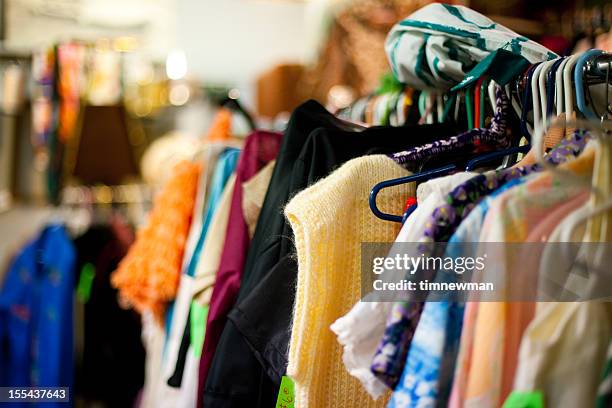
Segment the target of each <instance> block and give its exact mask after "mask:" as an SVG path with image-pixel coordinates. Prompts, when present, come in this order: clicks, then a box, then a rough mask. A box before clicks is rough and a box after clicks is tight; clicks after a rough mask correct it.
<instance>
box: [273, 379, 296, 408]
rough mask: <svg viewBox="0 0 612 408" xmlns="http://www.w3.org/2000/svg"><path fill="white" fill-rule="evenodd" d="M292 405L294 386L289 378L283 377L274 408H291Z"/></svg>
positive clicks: (293, 402)
mask: <svg viewBox="0 0 612 408" xmlns="http://www.w3.org/2000/svg"><path fill="white" fill-rule="evenodd" d="M294 404H295V385H294V384H293V380H292V379H291V378H290V377H287V376H286V375H283V379H282V380H281V384H280V389H279V390H278V398H277V399H276V408H293V407H294Z"/></svg>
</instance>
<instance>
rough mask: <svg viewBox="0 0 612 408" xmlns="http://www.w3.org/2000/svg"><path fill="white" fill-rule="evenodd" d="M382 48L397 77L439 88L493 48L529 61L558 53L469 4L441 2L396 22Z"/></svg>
mask: <svg viewBox="0 0 612 408" xmlns="http://www.w3.org/2000/svg"><path fill="white" fill-rule="evenodd" d="M385 49H386V51H387V57H388V58H389V62H390V63H391V68H392V71H393V74H394V75H395V77H396V78H397V79H398V80H399V81H400V82H402V83H403V84H406V85H408V86H411V87H414V88H417V89H429V90H444V91H445V90H448V89H449V88H451V87H453V86H454V85H457V84H458V83H459V82H461V81H463V80H464V79H466V78H467V77H466V75H467V74H468V72H470V71H471V70H472V69H473V68H474V67H475V66H476V64H478V63H479V62H480V61H482V60H483V59H484V58H486V57H487V56H488V55H489V54H491V53H492V52H494V51H496V50H498V49H505V50H507V51H511V52H513V53H515V54H517V55H521V56H522V57H524V58H525V59H526V60H527V61H529V62H530V63H532V64H533V63H535V62H540V61H546V60H549V59H552V58H555V57H556V56H557V55H556V54H555V53H553V52H552V51H550V50H549V49H548V48H546V47H544V46H543V45H540V44H538V43H536V42H534V41H532V40H529V39H528V38H526V37H523V36H521V35H519V34H517V33H515V32H514V31H512V30H510V29H508V28H506V27H504V26H503V25H501V24H497V23H495V22H494V21H493V20H491V19H489V18H488V17H485V16H483V15H482V14H480V13H477V12H476V11H474V10H472V9H469V8H467V7H463V6H451V5H448V4H440V3H432V4H430V5H427V6H425V7H423V8H421V9H419V10H417V11H416V12H414V13H412V14H411V15H410V16H408V17H407V18H406V19H404V20H403V21H400V22H399V23H397V24H396V25H395V26H394V27H393V28H392V29H391V31H390V32H389V35H388V37H387V40H386V44H385ZM467 79H468V80H469V78H467Z"/></svg>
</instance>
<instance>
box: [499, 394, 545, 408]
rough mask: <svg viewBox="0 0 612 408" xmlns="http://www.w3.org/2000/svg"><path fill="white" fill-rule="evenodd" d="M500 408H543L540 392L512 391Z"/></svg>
mask: <svg viewBox="0 0 612 408" xmlns="http://www.w3.org/2000/svg"><path fill="white" fill-rule="evenodd" d="M502 408H544V394H542V391H512V393H510V395H508V398H506V402H504V405H503V407H502Z"/></svg>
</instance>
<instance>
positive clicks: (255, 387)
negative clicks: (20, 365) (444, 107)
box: [204, 101, 457, 408]
mask: <svg viewBox="0 0 612 408" xmlns="http://www.w3.org/2000/svg"><path fill="white" fill-rule="evenodd" d="M359 130H361V131H360V132H356V131H355V127H353V126H350V125H349V124H347V123H345V122H341V121H339V120H338V119H336V118H335V117H334V116H333V115H332V114H330V113H329V112H327V111H326V110H325V109H324V108H323V107H322V106H321V105H319V104H318V103H316V102H314V101H309V102H306V103H304V104H303V105H301V106H300V107H298V108H297V109H296V110H295V111H294V113H293V115H292V117H291V120H290V122H289V125H288V127H287V131H286V133H285V136H284V139H283V145H282V146H281V151H280V153H279V156H278V159H277V163H276V166H275V169H274V173H273V175H272V179H271V182H270V187H269V189H268V193H267V194H266V198H265V200H264V204H263V208H262V211H261V214H260V216H259V221H258V223H257V228H256V230H255V235H254V237H253V240H252V243H251V247H250V249H249V254H248V257H247V261H246V266H245V270H244V273H243V279H242V283H241V287H240V293H239V296H238V301H237V304H236V306H235V308H234V309H233V310H232V311H231V312H230V314H229V316H228V318H229V319H230V321H231V324H227V325H226V326H225V329H224V331H223V334H222V336H221V340H220V342H219V345H218V346H217V351H216V353H215V356H214V359H213V363H212V366H211V368H210V371H209V373H208V376H207V379H206V387H205V390H204V392H205V394H204V406H205V407H207V408H208V407H213V408H214V407H239V406H244V405H240V404H244V403H247V404H248V406H257V407H269V406H273V405H274V403H275V401H276V396H277V391H278V385H279V383H280V377H281V376H282V375H283V374H284V372H285V369H286V366H287V354H288V344H289V339H290V325H291V316H292V309H293V302H294V298H295V284H296V279H297V263H296V260H295V248H294V245H293V241H292V237H293V233H292V231H291V228H290V226H289V224H288V223H287V222H286V220H285V217H284V215H283V212H282V210H283V207H284V206H285V205H286V203H287V202H288V201H289V199H290V198H291V197H292V196H294V195H295V194H296V193H297V192H299V191H301V190H303V189H304V188H306V187H308V186H309V185H311V184H313V183H315V182H316V181H318V180H319V179H321V178H323V177H325V176H327V175H328V174H329V173H331V172H332V171H333V170H334V169H336V168H337V167H340V166H341V165H342V164H343V163H345V162H346V161H348V160H350V159H352V158H355V157H359V156H363V155H367V154H375V153H391V152H395V151H398V150H402V149H405V148H409V147H412V146H417V145H421V144H425V143H428V142H431V141H434V140H439V139H441V138H445V137H448V136H451V135H453V134H456V133H457V131H456V130H455V129H453V128H452V127H450V126H448V125H428V126H413V127H398V128H390V127H373V128H369V129H365V130H363V129H359ZM298 150H299V154H298V153H297V152H298ZM262 370H264V373H265V374H264V373H262ZM266 374H267V375H266Z"/></svg>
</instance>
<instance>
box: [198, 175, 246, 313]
mask: <svg viewBox="0 0 612 408" xmlns="http://www.w3.org/2000/svg"><path fill="white" fill-rule="evenodd" d="M235 184H236V174H235V173H234V174H232V175H231V176H230V178H229V179H228V180H227V183H226V184H225V187H224V188H223V193H222V194H221V198H220V199H219V204H218V205H217V208H216V210H215V213H214V215H213V218H212V220H211V222H210V226H209V228H208V231H207V233H206V239H205V240H204V246H203V247H202V252H201V253H200V258H199V259H198V264H197V266H196V270H195V275H194V282H193V298H194V300H195V301H196V302H198V303H199V304H201V305H207V304H208V303H209V302H210V296H211V295H212V290H213V286H214V284H215V279H216V278H217V270H218V269H219V262H221V253H222V252H223V245H224V244H225V233H226V232H227V223H228V221H229V213H230V207H231V204H232V195H233V193H234V186H235Z"/></svg>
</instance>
